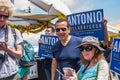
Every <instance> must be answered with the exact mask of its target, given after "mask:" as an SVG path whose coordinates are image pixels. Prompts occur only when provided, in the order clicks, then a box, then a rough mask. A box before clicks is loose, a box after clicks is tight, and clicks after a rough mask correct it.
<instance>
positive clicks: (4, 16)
mask: <svg viewBox="0 0 120 80" xmlns="http://www.w3.org/2000/svg"><path fill="white" fill-rule="evenodd" d="M0 18H8V16H7V15H1V14H0Z"/></svg>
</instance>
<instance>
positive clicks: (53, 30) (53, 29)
mask: <svg viewBox="0 0 120 80" xmlns="http://www.w3.org/2000/svg"><path fill="white" fill-rule="evenodd" d="M47 28H51V29H52V32H55V28H54V27H53V26H48V27H47Z"/></svg>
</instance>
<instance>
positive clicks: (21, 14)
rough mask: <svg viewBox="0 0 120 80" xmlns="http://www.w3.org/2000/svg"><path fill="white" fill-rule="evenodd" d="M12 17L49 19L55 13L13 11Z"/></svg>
mask: <svg viewBox="0 0 120 80" xmlns="http://www.w3.org/2000/svg"><path fill="white" fill-rule="evenodd" d="M13 17H17V18H24V19H28V20H35V21H39V22H41V21H50V20H52V19H54V18H56V17H57V16H56V15H48V14H32V13H18V12H15V13H13Z"/></svg>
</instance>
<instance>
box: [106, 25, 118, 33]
mask: <svg viewBox="0 0 120 80" xmlns="http://www.w3.org/2000/svg"><path fill="white" fill-rule="evenodd" d="M107 29H108V33H116V34H118V33H119V31H120V29H119V28H117V27H114V26H111V25H107Z"/></svg>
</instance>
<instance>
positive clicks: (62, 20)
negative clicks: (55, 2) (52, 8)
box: [55, 18, 69, 27]
mask: <svg viewBox="0 0 120 80" xmlns="http://www.w3.org/2000/svg"><path fill="white" fill-rule="evenodd" d="M64 21H65V22H67V27H69V23H68V21H67V19H63V18H61V19H58V20H57V21H56V23H60V22H64ZM56 23H55V24H56Z"/></svg>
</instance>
